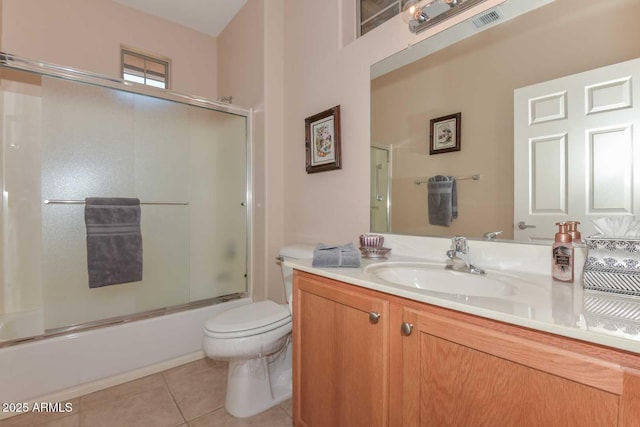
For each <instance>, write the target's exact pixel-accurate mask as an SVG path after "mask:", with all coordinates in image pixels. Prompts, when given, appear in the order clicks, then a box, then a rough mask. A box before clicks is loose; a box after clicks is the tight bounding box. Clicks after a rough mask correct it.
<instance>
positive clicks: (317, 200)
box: [284, 0, 500, 243]
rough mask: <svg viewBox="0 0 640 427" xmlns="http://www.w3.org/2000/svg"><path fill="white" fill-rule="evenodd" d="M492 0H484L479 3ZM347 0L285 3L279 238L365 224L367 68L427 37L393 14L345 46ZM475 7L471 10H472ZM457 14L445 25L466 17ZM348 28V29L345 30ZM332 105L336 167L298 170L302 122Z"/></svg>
mask: <svg viewBox="0 0 640 427" xmlns="http://www.w3.org/2000/svg"><path fill="white" fill-rule="evenodd" d="M498 3H500V1H492V0H489V1H488V2H486V3H485V4H484V5H483V6H482V8H483V9H486V8H489V7H492V6H494V5H496V4H498ZM354 4H355V2H353V0H326V1H322V2H319V1H311V0H306V1H299V0H285V14H284V16H285V24H284V27H285V34H284V39H285V42H284V46H285V48H284V66H285V69H284V70H285V71H284V74H285V82H286V86H285V91H284V93H285V114H284V117H285V147H284V150H285V153H284V167H285V181H284V188H285V212H284V218H285V222H284V224H285V241H286V242H287V243H289V242H295V241H306V242H310V243H316V242H320V241H322V242H327V243H345V242H354V243H357V240H358V235H359V234H360V233H363V232H366V231H368V229H369V143H370V131H369V126H370V119H369V114H370V113H369V89H370V74H369V68H370V66H371V65H372V64H374V63H375V62H377V61H379V60H381V59H383V58H385V57H387V56H389V55H391V54H393V53H395V52H398V51H400V50H402V49H404V48H406V47H407V45H409V44H412V43H416V42H418V41H420V40H423V39H424V38H426V37H428V36H429V35H431V34H432V33H433V32H434V31H437V30H439V29H442V28H443V27H439V28H436V29H433V30H429V31H425V32H423V33H421V34H420V35H417V36H416V35H413V34H411V33H410V32H409V30H408V29H407V26H406V24H404V22H402V19H401V17H400V16H397V17H395V18H394V19H392V20H391V21H389V22H387V23H386V24H385V25H383V26H382V27H380V28H377V29H376V30H374V31H372V32H370V33H368V34H366V35H365V36H364V37H361V38H359V39H357V40H355V41H353V42H352V43H349V44H346V45H345V46H343V43H345V42H347V41H349V40H350V39H352V36H353V35H352V34H350V33H349V32H348V31H347V30H345V28H349V26H348V25H346V24H345V22H343V20H342V18H343V17H351V16H353V13H346V12H348V11H349V10H350V9H349V8H350V7H351V8H352V7H354V6H353V5H354ZM476 11H477V9H476ZM468 17H469V15H468V14H463V15H461V16H458V17H457V18H456V19H455V20H451V21H449V22H447V23H446V26H449V25H453V24H455V23H456V22H458V21H459V20H463V19H466V18H468ZM351 28H353V27H351ZM338 104H340V106H341V107H340V108H341V120H342V128H341V131H342V135H341V137H342V164H343V166H342V169H341V170H335V171H329V172H322V173H316V174H310V175H308V174H307V173H306V172H305V151H304V119H305V117H308V116H311V115H313V114H316V113H318V112H320V111H323V110H325V109H327V108H330V107H333V106H335V105H338Z"/></svg>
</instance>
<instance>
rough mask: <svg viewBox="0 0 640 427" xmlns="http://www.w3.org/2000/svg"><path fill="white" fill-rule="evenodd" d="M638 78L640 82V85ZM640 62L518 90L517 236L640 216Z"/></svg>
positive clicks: (587, 229) (547, 235) (589, 228)
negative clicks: (569, 223)
mask: <svg viewBox="0 0 640 427" xmlns="http://www.w3.org/2000/svg"><path fill="white" fill-rule="evenodd" d="M634 80H635V82H634ZM638 86H640V59H635V60H631V61H626V62H622V63H619V64H615V65H610V66H607V67H603V68H598V69H595V70H591V71H587V72H584V73H579V74H574V75H572V76H567V77H563V78H560V79H556V80H550V81H547V82H543V83H539V84H535V85H532V86H527V87H523V88H519V89H516V90H515V91H514V169H515V174H514V180H515V182H514V190H515V194H514V238H515V239H517V240H527V239H528V240H532V241H536V240H540V241H545V240H550V239H553V235H554V233H555V232H556V231H557V227H556V225H555V223H556V222H558V221H569V220H577V221H580V222H581V224H582V225H581V226H580V229H581V230H582V234H583V235H584V236H588V235H591V234H594V232H595V229H594V228H593V225H592V223H591V220H593V219H595V218H598V217H603V216H617V215H637V214H638V213H640V169H639V172H638V173H635V174H634V170H633V165H634V164H636V165H638V167H639V168H640V135H638V133H639V130H640V87H638Z"/></svg>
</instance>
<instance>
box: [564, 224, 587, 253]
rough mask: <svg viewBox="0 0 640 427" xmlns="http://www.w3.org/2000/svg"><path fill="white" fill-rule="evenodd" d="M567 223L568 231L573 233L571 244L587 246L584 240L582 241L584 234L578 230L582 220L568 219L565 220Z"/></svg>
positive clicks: (579, 246) (578, 246) (577, 246)
mask: <svg viewBox="0 0 640 427" xmlns="http://www.w3.org/2000/svg"><path fill="white" fill-rule="evenodd" d="M565 224H566V225H567V233H569V234H570V235H571V244H572V245H573V247H574V248H581V247H583V246H585V244H584V242H583V241H582V235H581V234H580V231H578V225H579V224H580V221H567V222H565Z"/></svg>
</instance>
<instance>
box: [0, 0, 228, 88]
mask: <svg viewBox="0 0 640 427" xmlns="http://www.w3.org/2000/svg"><path fill="white" fill-rule="evenodd" d="M1 18H2V26H1V28H2V38H1V41H2V44H1V45H0V46H1V47H2V51H4V52H7V53H12V54H15V55H20V56H24V57H27V58H34V59H37V60H41V61H45V62H51V63H54V64H61V65H66V66H70V67H74V68H79V69H82V70H87V71H92V72H95V73H100V74H105V75H107V76H111V77H118V78H119V77H120V45H121V44H125V45H128V46H131V47H135V48H138V49H142V50H144V51H146V52H150V53H154V54H158V55H162V56H166V57H169V58H171V60H172V64H171V89H172V90H174V91H176V92H181V93H187V94H192V95H200V96H203V97H207V98H212V99H215V98H217V95H218V91H217V85H216V76H215V70H216V67H217V65H216V60H217V41H216V38H215V37H211V36H207V35H205V34H202V33H199V32H197V31H194V30H191V29H189V28H186V27H183V26H180V25H177V24H174V23H171V22H169V21H166V20H163V19H160V18H156V17H154V16H151V15H148V14H145V13H142V12H139V11H137V10H135V9H132V8H129V7H126V6H122V5H121V4H119V3H115V2H112V1H109V0H91V1H87V0H55V1H41V0H2V15H1Z"/></svg>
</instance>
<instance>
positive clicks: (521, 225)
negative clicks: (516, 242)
mask: <svg viewBox="0 0 640 427" xmlns="http://www.w3.org/2000/svg"><path fill="white" fill-rule="evenodd" d="M518 228H519V229H520V230H526V229H527V228H536V226H535V225H529V224H527V223H526V222H524V221H520V222H519V223H518Z"/></svg>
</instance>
